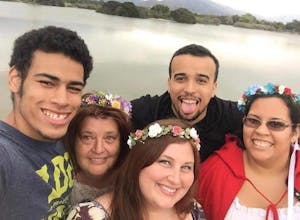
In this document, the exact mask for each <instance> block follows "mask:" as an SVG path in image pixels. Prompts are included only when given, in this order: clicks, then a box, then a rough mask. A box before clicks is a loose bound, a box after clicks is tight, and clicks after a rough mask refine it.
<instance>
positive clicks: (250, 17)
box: [239, 13, 257, 23]
mask: <svg viewBox="0 0 300 220" xmlns="http://www.w3.org/2000/svg"><path fill="white" fill-rule="evenodd" d="M239 22H245V23H257V20H256V17H254V16H253V15H251V14H249V13H247V14H244V15H242V16H241V17H240V19H239Z"/></svg>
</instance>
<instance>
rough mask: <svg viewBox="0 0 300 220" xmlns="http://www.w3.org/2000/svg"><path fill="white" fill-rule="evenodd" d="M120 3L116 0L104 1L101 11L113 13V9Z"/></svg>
mask: <svg viewBox="0 0 300 220" xmlns="http://www.w3.org/2000/svg"><path fill="white" fill-rule="evenodd" d="M120 5H121V3H119V2H116V1H108V2H105V3H104V4H103V6H102V8H101V12H102V13H105V14H109V15H114V13H115V10H116V9H117V8H118V7H119V6H120Z"/></svg>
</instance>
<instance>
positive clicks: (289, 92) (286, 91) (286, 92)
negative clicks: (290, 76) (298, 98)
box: [284, 88, 292, 95]
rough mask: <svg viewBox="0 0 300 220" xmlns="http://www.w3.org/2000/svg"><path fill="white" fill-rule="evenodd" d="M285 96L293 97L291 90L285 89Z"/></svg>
mask: <svg viewBox="0 0 300 220" xmlns="http://www.w3.org/2000/svg"><path fill="white" fill-rule="evenodd" d="M284 94H286V95H291V94H292V90H291V89H290V88H285V89H284Z"/></svg>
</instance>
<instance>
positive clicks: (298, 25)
mask: <svg viewBox="0 0 300 220" xmlns="http://www.w3.org/2000/svg"><path fill="white" fill-rule="evenodd" d="M285 27H286V29H287V30H289V31H293V32H298V33H300V21H297V20H293V21H292V22H288V23H287V24H286V25H285Z"/></svg>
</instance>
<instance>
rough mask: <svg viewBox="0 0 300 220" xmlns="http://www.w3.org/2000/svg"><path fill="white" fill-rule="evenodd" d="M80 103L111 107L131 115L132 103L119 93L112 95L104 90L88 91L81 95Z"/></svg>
mask: <svg viewBox="0 0 300 220" xmlns="http://www.w3.org/2000/svg"><path fill="white" fill-rule="evenodd" d="M81 105H82V106H86V105H98V106H102V107H112V108H116V109H119V110H121V111H123V112H125V113H126V114H127V115H128V116H130V115H131V110H132V105H131V103H130V102H128V101H126V100H125V99H124V98H122V97H121V96H119V95H112V94H110V93H104V92H101V91H99V92H90V93H86V94H84V95H83V96H82V99H81Z"/></svg>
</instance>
